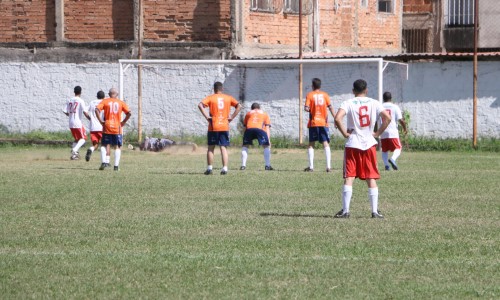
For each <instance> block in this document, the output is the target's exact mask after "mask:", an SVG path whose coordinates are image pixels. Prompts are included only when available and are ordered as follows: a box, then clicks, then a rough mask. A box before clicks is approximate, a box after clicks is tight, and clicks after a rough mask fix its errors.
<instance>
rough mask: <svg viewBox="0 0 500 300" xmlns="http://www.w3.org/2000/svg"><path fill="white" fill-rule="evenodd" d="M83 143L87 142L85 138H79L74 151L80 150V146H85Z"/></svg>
mask: <svg viewBox="0 0 500 300" xmlns="http://www.w3.org/2000/svg"><path fill="white" fill-rule="evenodd" d="M83 144H85V140H84V139H80V140H78V143H76V145H75V147H73V152H78V150H80V148H81V147H82V146H83Z"/></svg>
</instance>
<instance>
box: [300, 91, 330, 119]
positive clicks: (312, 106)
mask: <svg viewBox="0 0 500 300" xmlns="http://www.w3.org/2000/svg"><path fill="white" fill-rule="evenodd" d="M330 105H331V103H330V97H329V96H328V94H327V93H325V92H323V91H320V90H316V91H312V92H309V93H308V94H307V96H306V106H308V107H309V122H308V123H307V127H325V126H328V107H329V106H330Z"/></svg>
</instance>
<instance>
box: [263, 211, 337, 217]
mask: <svg viewBox="0 0 500 300" xmlns="http://www.w3.org/2000/svg"><path fill="white" fill-rule="evenodd" d="M259 216H261V217H288V218H333V216H332V215H316V214H301V213H275V212H261V213H259Z"/></svg>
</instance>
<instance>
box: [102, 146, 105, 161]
mask: <svg viewBox="0 0 500 300" xmlns="http://www.w3.org/2000/svg"><path fill="white" fill-rule="evenodd" d="M101 162H102V163H103V164H105V163H106V147H104V146H102V147H101Z"/></svg>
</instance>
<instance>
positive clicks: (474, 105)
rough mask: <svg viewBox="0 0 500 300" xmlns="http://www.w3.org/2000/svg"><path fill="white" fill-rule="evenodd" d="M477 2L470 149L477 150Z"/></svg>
mask: <svg viewBox="0 0 500 300" xmlns="http://www.w3.org/2000/svg"><path fill="white" fill-rule="evenodd" d="M478 29H479V0H476V1H474V61H473V69H474V70H473V72H474V76H473V83H472V86H473V88H472V94H473V95H472V98H473V103H472V114H473V116H472V147H474V149H477V47H478V36H479V30H478Z"/></svg>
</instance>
